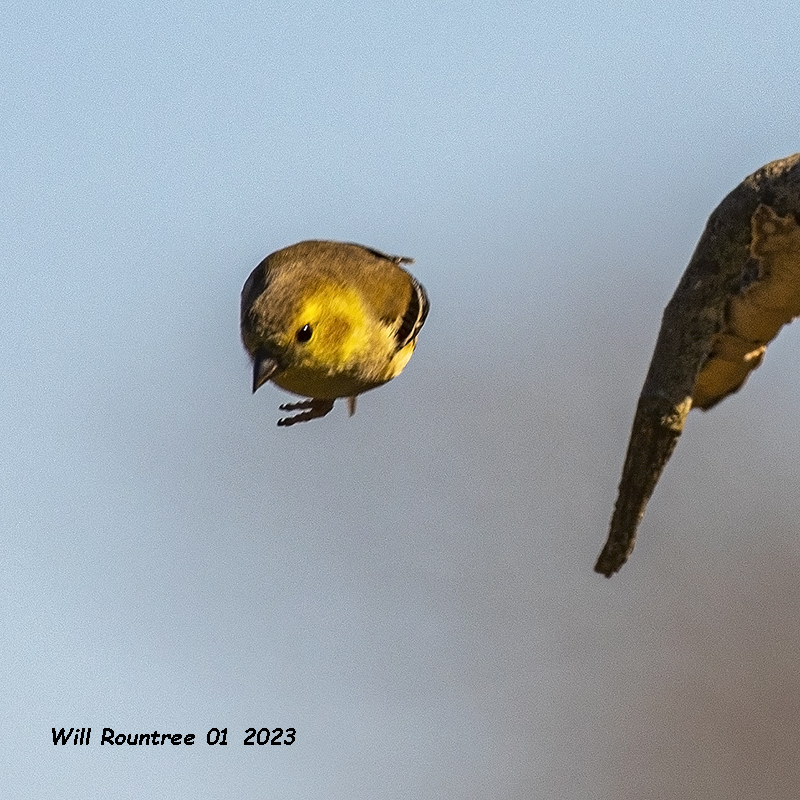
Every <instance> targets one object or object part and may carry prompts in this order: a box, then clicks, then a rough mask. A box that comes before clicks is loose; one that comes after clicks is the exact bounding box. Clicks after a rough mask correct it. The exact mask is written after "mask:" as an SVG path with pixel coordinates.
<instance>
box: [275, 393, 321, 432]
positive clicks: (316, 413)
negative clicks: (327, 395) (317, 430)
mask: <svg viewBox="0 0 800 800" xmlns="http://www.w3.org/2000/svg"><path fill="white" fill-rule="evenodd" d="M333 403H334V401H333V400H315V399H310V400H301V401H300V402H299V403H283V404H282V405H280V406H278V408H279V409H280V410H281V411H301V410H302V411H303V413H302V414H295V415H294V416H293V417H283V418H281V419H279V420H278V427H279V428H286V427H288V426H289V425H296V424H297V423H298V422H308V421H309V420H310V419H317V418H318V417H324V416H325V415H326V414H327V413H328V412H329V411H330V410H331V409H332V408H333Z"/></svg>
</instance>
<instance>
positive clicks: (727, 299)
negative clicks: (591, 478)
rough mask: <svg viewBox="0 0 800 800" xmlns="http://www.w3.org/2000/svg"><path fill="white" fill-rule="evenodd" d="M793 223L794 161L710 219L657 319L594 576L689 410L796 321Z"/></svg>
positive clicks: (728, 384) (630, 521) (740, 378)
mask: <svg viewBox="0 0 800 800" xmlns="http://www.w3.org/2000/svg"><path fill="white" fill-rule="evenodd" d="M799 223H800V153H798V154H795V155H793V156H789V157H788V158H785V159H781V160H780V161H773V162H771V163H770V164H767V165H765V166H764V167H762V168H761V169H759V170H758V171H757V172H755V173H753V174H752V175H750V176H749V177H748V178H746V179H745V180H744V181H742V183H741V184H739V186H737V187H736V188H735V189H734V190H733V191H732V192H731V193H730V194H729V195H728V196H727V197H726V198H725V199H724V200H723V201H722V202H721V203H720V204H719V206H717V208H716V209H715V210H714V212H713V213H712V214H711V217H710V218H709V220H708V223H707V224H706V228H705V231H704V232H703V235H702V236H701V237H700V241H699V242H698V244H697V248H696V249H695V252H694V255H693V256H692V258H691V261H690V262H689V266H688V267H687V268H686V272H685V273H684V274H683V277H682V278H681V281H680V283H679V284H678V288H677V289H676V290H675V294H674V295H673V297H672V299H671V300H670V301H669V303H668V304H667V307H666V308H665V310H664V316H663V320H662V324H661V331H660V332H659V335H658V340H657V341H656V347H655V351H654V352H653V358H652V361H651V362H650V369H649V370H648V373H647V377H646V379H645V382H644V386H643V388H642V393H641V396H640V398H639V403H638V406H637V408H636V414H635V416H634V420H633V430H632V431H631V438H630V443H629V445H628V452H627V455H626V457H625V464H624V466H623V469H622V479H621V481H620V485H619V494H618V497H617V503H616V506H615V508H614V514H613V516H612V518H611V528H610V531H609V534H608V541H607V542H606V545H605V547H604V548H603V550H602V552H601V553H600V557H599V558H598V560H597V564H596V565H595V570H596V571H597V572H600V573H602V574H603V575H605V576H606V577H609V578H610V577H611V575H613V574H614V573H615V572H617V571H618V570H619V569H620V567H622V565H623V564H624V563H625V561H626V560H627V559H628V556H629V555H630V554H631V551H632V550H633V546H634V543H635V540H636V530H637V528H638V526H639V523H640V522H641V520H642V517H643V516H644V512H645V508H646V506H647V502H648V500H649V499H650V496H651V495H652V493H653V490H654V489H655V486H656V483H657V482H658V479H659V477H660V476H661V473H662V471H663V469H664V467H665V465H666V463H667V461H668V460H669V458H670V456H671V455H672V451H673V450H674V449H675V445H676V444H677V441H678V437H679V436H680V435H681V432H682V431H683V427H684V423H685V422H686V417H687V415H688V413H689V410H690V409H691V408H692V407H693V406H695V407H698V408H701V409H703V410H707V409H709V408H711V407H712V406H714V405H715V404H716V403H718V402H720V401H721V400H723V399H724V398H725V397H727V396H728V395H729V394H731V393H733V392H736V391H737V390H738V389H740V388H741V386H742V385H743V384H744V382H745V381H746V380H747V377H748V375H749V374H750V372H751V371H752V370H753V369H755V368H756V367H757V366H758V365H759V364H760V363H761V360H762V358H763V355H764V351H765V348H766V345H767V344H768V342H770V341H771V340H772V339H773V338H775V336H776V335H777V333H778V331H779V330H780V328H781V326H782V325H784V324H786V323H787V322H790V321H791V320H792V319H793V318H794V317H795V316H797V315H798V314H800V224H799Z"/></svg>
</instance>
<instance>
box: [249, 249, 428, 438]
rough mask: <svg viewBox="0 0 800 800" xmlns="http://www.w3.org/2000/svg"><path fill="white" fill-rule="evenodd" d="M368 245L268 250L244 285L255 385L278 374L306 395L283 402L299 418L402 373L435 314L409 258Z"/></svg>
mask: <svg viewBox="0 0 800 800" xmlns="http://www.w3.org/2000/svg"><path fill="white" fill-rule="evenodd" d="M412 262H413V259H410V258H403V257H401V256H388V255H386V254H385V253H381V252H379V251H378V250H373V249H372V248H370V247H362V246H361V245H357V244H346V243H343V242H322V241H308V242H300V243H298V244H294V245H292V246H291V247H286V248H284V249H283V250H278V251H277V252H275V253H272V254H271V255H268V256H267V257H266V258H265V259H264V260H263V261H262V262H261V263H260V264H259V265H258V266H257V267H256V268H255V269H254V270H253V272H252V273H251V274H250V277H249V278H248V279H247V281H245V284H244V288H243V289H242V305H241V329H242V341H243V343H244V346H245V349H246V350H247V352H248V353H249V355H250V358H251V359H252V361H253V391H254V392H255V391H256V390H257V389H258V388H259V387H260V386H263V384H265V383H266V382H267V381H270V380H271V381H272V382H273V383H275V384H276V385H278V386H280V387H281V388H282V389H285V390H286V391H288V392H293V393H294V394H298V395H301V396H303V397H307V398H308V399H307V400H303V401H301V402H298V403H286V404H284V405H282V406H280V408H281V410H282V411H300V412H301V413H299V414H296V415H295V416H293V417H285V418H283V419H280V420H278V425H280V426H286V425H294V424H295V423H297V422H306V421H307V420H310V419H315V418H317V417H324V416H325V415H326V414H327V413H328V412H329V411H330V410H331V409H332V408H333V403H334V401H335V400H336V398H338V397H346V398H348V405H349V410H350V414H351V416H352V414H354V413H355V406H356V396H357V395H359V394H361V393H362V392H366V391H367V390H368V389H374V388H375V387H376V386H380V385H381V384H383V383H386V382H387V381H390V380H391V379H392V378H394V377H395V376H396V375H399V374H400V373H401V372H402V371H403V368H404V367H405V365H406V364H407V363H408V360H409V359H410V358H411V354H412V353H413V352H414V347H415V346H416V343H417V334H418V333H419V330H420V328H421V327H422V325H423V323H424V322H425V317H426V316H427V315H428V296H427V295H426V294H425V289H423V288H422V285H421V284H420V283H419V282H418V281H417V280H416V279H415V278H414V277H413V276H412V275H411V274H409V273H408V272H406V270H404V269H403V268H402V267H401V266H400V265H401V264H410V263H412Z"/></svg>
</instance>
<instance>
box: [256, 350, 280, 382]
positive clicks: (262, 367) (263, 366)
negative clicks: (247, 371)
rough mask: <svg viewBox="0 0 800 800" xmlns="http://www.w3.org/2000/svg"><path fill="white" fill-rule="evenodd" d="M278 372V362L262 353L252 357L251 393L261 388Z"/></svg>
mask: <svg viewBox="0 0 800 800" xmlns="http://www.w3.org/2000/svg"><path fill="white" fill-rule="evenodd" d="M277 371H278V362H277V361H276V360H275V359H274V358H272V356H268V355H267V354H266V353H264V352H258V353H256V354H255V356H254V357H253V392H255V391H256V390H257V389H258V388H259V387H261V386H263V385H264V384H265V383H266V382H267V381H268V380H269V379H270V378H271V377H272V376H273V375H274V374H275V373H276V372H277Z"/></svg>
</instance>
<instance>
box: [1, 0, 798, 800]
mask: <svg viewBox="0 0 800 800" xmlns="http://www.w3.org/2000/svg"><path fill="white" fill-rule="evenodd" d="M2 20H3V23H2V25H0V74H2V75H3V81H2V91H1V92H0V130H2V141H3V145H4V148H3V149H4V157H3V158H2V159H0V187H2V189H0V198H2V200H1V201H0V202H2V213H0V241H2V243H3V245H2V247H3V253H4V261H5V264H6V270H5V274H6V279H5V284H4V290H3V291H2V292H0V319H2V320H3V324H2V330H3V334H2V336H0V348H2V353H1V355H2V361H3V364H4V366H5V380H4V381H2V384H0V407H2V414H0V434H1V435H0V442H2V444H0V448H1V449H2V453H3V458H2V464H3V468H2V470H1V471H0V491H2V496H3V497H4V501H3V503H2V506H0V526H2V530H3V532H4V537H3V538H4V542H5V544H4V558H3V559H2V562H1V563H0V577H1V578H2V580H0V602H2V618H3V622H2V631H3V637H2V640H3V647H2V654H0V674H2V675H3V679H4V686H5V687H6V692H5V700H4V703H3V711H4V713H3V719H4V725H3V729H4V731H5V734H4V735H3V736H2V738H0V756H2V761H3V763H4V764H5V765H6V770H5V772H6V776H5V778H4V783H5V785H6V786H7V787H8V789H7V791H9V793H10V795H13V796H15V797H19V798H28V797H30V798H38V797H43V796H50V795H52V794H53V793H55V792H56V791H58V792H67V793H68V794H70V795H74V796H81V797H110V798H129V797H130V798H132V797H143V796H149V797H170V798H182V797H186V798H194V797H200V796H202V797H209V798H227V797H233V796H245V797H276V798H277V797H280V798H294V797H297V798H340V797H341V798H349V799H351V800H358V799H359V798H365V799H366V798H370V799H371V798H378V797H379V798H406V797H423V798H428V797H431V798H433V797H465V798H471V797H475V798H482V797H500V796H502V797H508V798H517V797H519V798H531V797H541V798H548V799H549V798H554V797H564V798H570V800H573V799H575V798H606V797H607V798H628V797H630V798H637V800H641V798H650V797H652V798H656V797H658V798H671V797H675V798H686V797H703V798H704V800H707V799H708V798H717V797H719V798H723V797H730V796H732V793H735V792H737V791H742V792H744V793H745V794H746V795H747V796H770V797H775V798H781V797H787V798H788V797H794V794H795V792H796V786H797V783H798V779H800V774H799V773H798V765H797V759H796V752H797V746H798V744H800V742H798V737H797V735H796V733H795V731H796V728H797V726H796V713H797V706H798V696H799V693H798V688H799V687H798V685H797V680H796V669H795V667H794V664H796V659H797V656H798V655H800V654H798V653H797V642H798V635H797V634H798V631H797V623H796V620H797V619H798V618H800V614H798V613H797V612H798V610H800V609H798V608H797V607H796V601H795V600H794V595H795V594H796V592H795V580H794V578H795V576H796V574H797V568H798V566H800V545H798V537H797V530H796V527H797V526H796V521H797V518H798V513H799V512H800V509H799V508H798V505H797V498H796V496H795V494H796V493H794V491H793V489H794V487H795V486H796V484H797V477H798V476H797V466H796V464H797V453H798V452H799V451H800V437H798V435H797V433H796V429H797V426H796V409H797V402H796V397H797V392H798V390H800V382H799V381H798V378H797V369H796V365H797V341H796V333H795V331H792V330H791V329H790V330H787V331H785V332H784V333H783V334H781V336H780V337H779V339H778V340H777V341H776V342H775V343H773V344H772V345H771V346H770V349H769V352H768V355H767V358H766V361H765V364H764V365H763V366H762V367H761V368H760V369H759V370H758V371H757V372H756V373H755V374H754V375H753V377H752V378H751V380H750V382H749V383H748V385H747V387H746V389H745V390H744V391H743V392H742V393H741V394H740V395H736V396H735V397H733V398H731V399H729V400H726V401H725V403H724V404H723V405H722V406H720V407H719V408H718V409H715V410H714V412H713V413H712V414H709V415H702V414H700V413H697V416H696V417H695V415H694V414H693V415H692V418H691V419H690V424H689V426H688V429H687V433H686V435H685V436H684V438H683V440H682V441H681V443H680V445H679V448H678V450H677V452H676V456H675V458H674V459H673V461H672V462H671V464H670V466H669V468H668V470H667V473H666V474H665V476H664V478H663V479H662V483H661V485H660V486H659V487H658V490H657V493H656V496H655V498H654V500H653V502H652V504H651V507H650V509H649V512H648V515H647V517H646V518H645V521H644V524H643V526H642V529H641V533H640V543H639V545H638V546H637V550H636V553H635V554H634V556H633V559H632V561H631V562H630V564H629V565H628V566H626V568H625V569H624V570H623V572H622V573H621V574H620V575H619V576H618V577H617V578H615V579H614V580H613V581H605V580H603V579H601V578H599V577H598V576H596V575H595V574H594V573H592V571H591V567H592V564H593V562H594V558H595V556H596V554H597V552H598V551H599V548H600V546H601V544H602V541H603V539H604V537H605V533H606V527H607V523H608V519H609V517H610V513H611V508H612V504H613V501H614V497H615V492H616V486H617V482H618V479H619V472H620V468H621V463H622V457H623V455H624V450H625V447H626V445H627V436H628V432H629V428H630V422H631V419H632V415H633V409H634V405H635V401H636V398H637V396H638V392H639V389H640V387H641V382H642V379H643V377H644V373H645V370H646V366H647V363H648V359H649V356H650V352H651V350H652V346H653V343H654V341H655V336H656V333H657V330H658V325H659V322H660V315H661V310H662V308H663V306H664V304H665V303H666V301H667V300H668V298H669V296H670V294H671V292H672V290H673V289H674V287H675V285H676V284H677V281H678V279H679V277H680V275H681V273H682V271H683V269H684V267H685V265H686V263H687V261H688V259H689V256H690V255H691V252H692V250H693V248H694V246H695V244H696V242H697V239H698V237H699V235H700V233H701V231H702V229H703V226H704V224H705V220H706V219H707V217H708V215H709V213H710V212H711V211H712V209H713V208H714V207H715V206H716V205H717V203H718V202H719V201H720V200H721V199H722V198H723V196H724V195H725V194H726V193H727V192H728V191H730V190H731V189H732V188H733V187H734V186H736V184H738V183H739V182H740V181H741V180H742V178H744V177H745V176H746V175H747V174H749V173H751V172H752V171H754V170H755V169H757V168H758V167H759V166H761V165H762V164H764V163H765V162H767V161H770V160H773V159H776V158H780V157H783V156H786V155H789V154H791V153H793V152H796V151H797V150H799V149H800V146H799V145H798V136H797V132H798V130H800V100H799V99H798V93H797V86H798V79H799V78H800V74H799V73H800V55H798V48H797V30H798V26H800V11H798V10H796V9H794V8H793V7H792V6H791V5H789V6H786V5H784V6H781V7H779V6H764V5H761V6H759V5H758V4H752V3H743V2H735V3H731V2H726V3H718V2H707V0H706V2H702V3H700V2H684V3H661V4H655V3H653V4H650V3H645V2H628V3H619V4H612V5H609V4H607V3H585V4H583V5H582V6H581V7H580V8H576V7H569V8H567V7H565V8H564V9H559V8H554V7H550V6H549V7H546V8H545V7H544V6H543V7H541V8H539V7H537V6H536V5H534V4H529V3H508V4H500V5H498V4H496V3H488V2H476V3H471V4H458V3H438V4H425V3H408V2H403V0H399V1H396V2H391V3H375V2H370V3H366V2H363V3H362V2H344V3H338V4H321V3H312V4H285V5H281V6H278V5H273V4H270V3H259V4H238V3H225V4H219V3H217V4H206V3H194V4H185V5H178V4H166V5H165V4H163V3H139V4H137V5H136V6H130V7H122V6H117V5H113V4H106V3H99V4H86V3H72V4H69V5H65V4H50V3H34V4H30V3H27V4H14V3H7V4H5V5H4V6H3V10H2ZM305 238H331V239H342V240H347V241H356V242H361V243H364V244H367V245H370V246H372V247H376V248H379V249H382V250H385V251H388V252H391V253H397V254H401V255H408V256H412V257H414V258H415V260H416V261H415V264H414V267H413V271H414V273H415V275H416V276H417V277H418V278H419V279H420V281H421V282H422V283H423V284H424V285H425V287H426V289H427V290H428V293H429V295H430V297H431V304H432V310H431V314H430V317H429V319H428V322H427V323H426V326H425V328H424V330H423V331H422V334H421V336H420V342H419V347H418V350H417V353H416V354H415V356H414V358H413V360H412V362H411V363H410V365H409V367H408V368H407V370H406V371H405V373H404V374H403V375H402V377H400V378H399V379H398V380H396V381H394V382H392V383H391V384H389V385H387V386H386V387H383V388H381V389H379V390H377V391H375V392H371V393H369V394H367V395H365V396H364V397H363V398H361V400H360V402H359V410H358V413H357V414H356V416H355V417H354V418H352V419H348V418H347V416H346V413H345V411H344V409H343V408H339V407H338V406H337V408H336V409H335V410H334V412H333V413H332V414H331V415H330V416H329V417H328V418H326V419H325V420H323V421H319V422H314V423H310V424H309V425H305V426H299V427H296V428H293V429H288V430H279V429H277V428H276V427H275V421H276V419H277V405H278V404H279V403H280V402H284V401H285V400H287V399H289V398H288V396H287V395H285V394H283V393H282V392H280V390H278V389H276V388H274V387H264V388H263V389H262V390H260V391H259V392H258V394H257V395H255V396H251V394H250V385H251V382H250V373H249V365H248V361H247V358H246V356H245V353H244V351H243V349H242V347H241V344H240V342H239V338H238V300H239V291H240V289H241V286H242V284H243V282H244V280H245V279H246V277H247V275H248V274H249V272H250V270H251V269H252V268H253V267H254V266H255V265H256V264H257V263H258V262H259V261H260V260H261V258H263V256H264V255H266V254H267V253H269V252H271V251H273V250H276V249H278V248H280V247H283V246H286V245H288V244H291V243H293V242H296V241H299V240H301V239H305ZM787 598H788V599H787ZM281 725H282V726H284V727H289V726H293V727H295V728H296V729H297V731H298V734H297V740H296V743H295V744H294V745H293V746H291V747H288V748H287V747H281V748H278V747H269V748H267V749H266V752H265V749H264V748H260V747H254V748H251V747H245V746H243V745H242V744H241V741H242V740H243V738H244V732H245V730H246V729H247V728H248V727H252V726H255V727H256V728H261V727H270V728H271V727H275V726H281ZM53 726H55V727H57V728H61V727H63V726H67V727H72V726H91V727H92V730H93V734H92V737H93V742H92V745H91V746H90V747H88V748H78V747H72V746H67V747H58V748H54V747H53V745H52V735H51V728H52V727H53ZM103 727H112V728H114V729H115V730H117V731H119V732H131V733H135V732H144V731H151V730H153V729H154V728H158V729H159V730H168V731H170V732H182V733H188V732H194V733H195V734H197V736H198V739H199V740H200V744H198V745H196V746H194V747H193V748H186V747H180V748H178V747H172V748H168V749H166V750H159V751H158V752H153V751H151V750H143V749H142V748H132V747H130V748H115V749H112V748H109V747H108V746H103V747H100V746H99V739H100V736H99V734H100V732H101V730H102V728H103ZM212 727H220V728H221V727H227V728H228V731H229V741H230V742H231V744H229V745H228V747H227V749H223V748H221V747H216V748H213V747H209V746H207V745H205V744H203V743H202V741H203V740H204V738H205V733H206V731H207V730H208V729H210V728H212ZM759 748H762V749H759ZM766 754H768V755H769V759H768V760H769V769H767V767H766V765H765V761H766V760H767V757H766ZM748 793H749V794H748Z"/></svg>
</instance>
